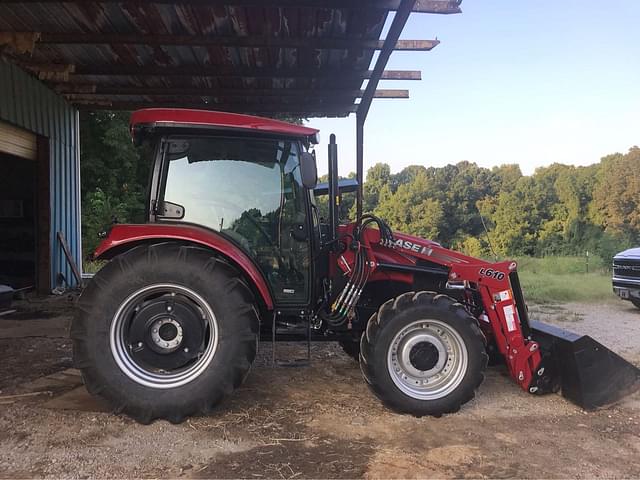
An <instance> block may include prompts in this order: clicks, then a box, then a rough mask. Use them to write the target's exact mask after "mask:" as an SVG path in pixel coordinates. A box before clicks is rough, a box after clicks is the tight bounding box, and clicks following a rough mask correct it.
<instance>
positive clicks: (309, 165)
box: [300, 152, 318, 189]
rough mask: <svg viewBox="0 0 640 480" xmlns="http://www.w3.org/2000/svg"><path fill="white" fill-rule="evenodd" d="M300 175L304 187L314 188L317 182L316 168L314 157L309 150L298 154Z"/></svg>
mask: <svg viewBox="0 0 640 480" xmlns="http://www.w3.org/2000/svg"><path fill="white" fill-rule="evenodd" d="M300 176H301V177H302V185H304V186H305V188H310V189H314V188H315V187H316V184H317V183H318V168H317V166H316V159H315V157H314V156H313V155H312V154H310V153H309V152H302V154H301V155H300Z"/></svg>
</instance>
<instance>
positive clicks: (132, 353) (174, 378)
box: [109, 283, 219, 389]
mask: <svg viewBox="0 0 640 480" xmlns="http://www.w3.org/2000/svg"><path fill="white" fill-rule="evenodd" d="M167 296H169V297H171V298H172V299H175V301H177V302H180V304H182V306H183V308H186V309H187V311H188V310H189V309H190V310H191V311H192V312H193V313H194V315H198V316H199V320H198V322H196V323H197V325H198V327H197V328H201V331H198V332H194V331H193V330H194V329H193V328H191V329H189V328H186V326H185V325H182V323H181V321H180V318H179V317H174V316H170V313H171V312H168V313H167V314H166V315H162V316H160V317H161V318H157V317H158V316H156V317H155V318H151V319H148V321H147V324H148V325H147V327H146V330H147V332H146V333H147V335H145V336H144V338H140V339H136V338H132V336H131V329H132V325H133V324H134V322H136V321H138V320H137V319H136V314H137V312H138V311H139V310H140V306H141V305H148V304H149V303H150V302H154V301H155V302H156V303H158V302H161V301H164V300H162V299H163V298H166V297H167ZM167 310H171V309H170V308H167ZM193 324H194V323H193V321H192V323H191V326H192V327H193ZM200 324H201V327H200ZM163 326H164V327H165V330H166V332H162V331H161V330H160V329H161V328H162V327H163ZM167 326H170V327H172V328H169V329H166V327H167ZM195 333H198V334H199V335H200V336H201V338H202V342H199V347H200V348H197V349H192V350H191V351H190V348H189V347H188V346H186V345H187V344H186V343H183V341H184V340H186V339H188V338H190V337H193V336H194V334H195ZM218 338H219V333H218V322H217V320H216V317H215V314H214V313H213V310H212V308H211V307H210V306H209V304H208V302H207V301H206V300H205V299H204V298H202V296H200V295H199V294H198V293H196V292H195V291H193V290H191V289H190V288H187V287H184V286H182V285H177V284H171V283H162V284H153V285H148V286H146V287H144V288H141V289H139V290H136V291H135V292H134V293H132V294H131V295H129V296H128V297H127V298H126V299H125V300H124V301H123V302H122V304H121V305H120V307H119V308H118V310H117V311H116V313H115V315H114V316H113V319H112V321H111V327H110V332H109V344H110V348H111V353H112V355H113V358H114V360H115V362H116V364H117V365H118V367H119V368H120V370H121V371H122V372H123V373H124V374H125V375H126V376H127V377H129V378H130V379H131V380H133V381H135V382H136V383H138V384H140V385H143V386H145V387H150V388H156V389H169V388H176V387H180V386H182V385H185V384H187V383H189V382H191V381H193V380H195V379H196V378H197V377H199V376H200V375H201V374H202V373H203V372H204V371H205V370H206V369H207V367H208V366H209V364H210V363H211V361H212V360H213V357H214V356H215V353H216V350H217V348H218ZM145 348H150V349H153V350H154V351H155V353H156V354H159V355H167V358H170V357H168V356H169V355H177V354H178V353H180V354H181V355H188V356H190V357H192V359H191V360H190V361H188V362H187V363H186V364H185V365H182V366H180V367H178V368H166V367H159V366H158V365H154V364H153V362H146V363H145V362H142V361H140V359H139V358H138V355H137V353H136V352H137V351H139V350H142V349H145Z"/></svg>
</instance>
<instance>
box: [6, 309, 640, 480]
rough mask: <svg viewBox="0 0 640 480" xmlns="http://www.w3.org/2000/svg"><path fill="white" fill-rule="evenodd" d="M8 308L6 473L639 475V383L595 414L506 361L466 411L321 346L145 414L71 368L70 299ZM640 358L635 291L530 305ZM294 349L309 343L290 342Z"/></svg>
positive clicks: (264, 355)
mask: <svg viewBox="0 0 640 480" xmlns="http://www.w3.org/2000/svg"><path fill="white" fill-rule="evenodd" d="M18 307H19V312H18V313H16V314H13V315H9V316H2V317H0V357H1V359H2V361H1V362H0V409H1V410H0V477H2V478H31V477H56V478H58V477H65V478H88V477H102V478H113V477H145V478H160V477H161V478H167V477H185V478H205V477H216V478H238V477H243V478H282V479H289V478H360V477H364V478H425V477H436V478H454V477H455V478H461V477H465V478H466V477H471V478H478V477H481V478H485V477H491V478H507V477H509V478H513V477H518V478H567V477H572V478H593V477H616V478H638V477H640V394H638V393H636V394H635V395H632V396H631V397H627V398H626V399H625V400H623V401H622V402H621V403H620V404H618V405H616V406H615V407H611V408H608V409H605V410H600V411H597V412H584V411H582V410H581V409H580V408H578V407H576V406H575V405H573V404H571V403H569V402H567V401H566V400H564V399H563V398H562V397H560V396H559V395H548V396H545V397H537V396H533V395H529V394H527V393H525V392H523V391H521V390H520V389H519V388H518V387H517V386H516V385H515V383H513V382H512V381H511V380H510V379H509V378H508V376H507V375H506V372H505V370H504V369H503V367H493V368H490V369H489V370H488V372H487V376H486V379H485V382H484V383H483V384H482V386H481V388H480V390H479V392H478V395H477V397H476V399H474V400H473V401H472V402H470V403H469V404H467V405H466V406H464V407H463V409H462V410H461V411H460V412H459V413H457V414H454V415H447V416H443V417H441V418H421V419H416V418H413V417H409V416H402V415H396V414H394V413H391V412H389V411H388V410H386V409H385V408H384V407H383V406H382V405H381V404H380V403H379V402H378V401H377V399H376V398H375V397H374V396H373V395H372V394H370V393H369V391H368V389H367V387H366V386H365V384H364V382H363V381H362V380H361V377H360V371H359V368H358V366H357V364H356V363H355V362H353V361H352V360H351V359H350V358H349V357H347V356H346V355H344V354H342V352H341V351H340V349H339V347H337V346H335V345H333V344H314V345H313V350H312V356H313V360H312V361H313V363H312V366H311V367H307V368H286V367H276V368H273V367H271V366H270V364H269V360H268V359H269V358H270V355H271V351H270V348H271V346H270V345H269V344H262V345H261V352H260V356H259V359H258V361H257V362H256V365H255V367H254V369H253V370H252V373H251V374H250V376H249V378H248V379H247V382H246V383H245V385H244V386H243V387H242V388H240V390H238V391H237V392H236V393H235V394H234V395H233V396H232V397H231V398H230V399H229V400H227V401H226V402H225V403H224V404H223V405H222V406H221V407H220V408H218V409H217V411H216V412H215V413H214V414H213V415H211V416H208V417H197V418H192V419H190V420H188V421H187V422H185V423H183V424H181V425H172V424H169V423H167V422H164V421H158V422H155V423H153V424H152V425H149V426H142V425H138V424H136V423H135V422H133V421H132V420H130V419H128V418H126V417H122V416H115V415H112V414H111V413H109V411H108V408H106V407H105V406H104V405H102V404H101V403H99V402H97V401H95V400H94V399H91V398H90V397H89V396H88V394H86V392H85V391H84V389H83V387H82V386H79V385H80V380H79V377H78V375H77V372H76V371H74V370H72V369H71V367H72V365H71V349H70V342H69V340H68V339H67V336H66V335H67V328H68V323H69V318H70V314H71V311H72V302H71V301H70V300H68V299H66V298H60V297H59V298H56V299H54V300H51V299H30V300H27V301H23V302H20V303H19V304H18ZM531 316H532V318H537V319H540V320H544V321H548V322H550V323H555V324H558V325H560V326H562V327H564V328H567V329H570V330H573V331H576V332H580V333H585V334H590V335H592V336H594V337H595V338H597V339H598V340H599V341H601V342H602V343H604V344H605V345H607V346H608V347H610V348H612V349H613V350H614V351H616V352H618V353H620V354H622V355H623V356H624V357H625V358H627V359H628V360H630V361H632V362H633V363H635V364H636V365H640V311H639V310H636V309H634V308H633V307H632V306H631V305H630V304H628V303H623V302H615V303H607V304H602V305H572V304H568V305H558V306H544V307H540V306H538V307H533V308H532V309H531ZM279 353H280V354H281V355H283V356H287V355H289V356H295V355H301V354H302V353H303V349H302V348H299V347H291V348H289V347H288V346H282V347H279Z"/></svg>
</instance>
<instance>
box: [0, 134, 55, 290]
mask: <svg viewBox="0 0 640 480" xmlns="http://www.w3.org/2000/svg"><path fill="white" fill-rule="evenodd" d="M48 157H49V152H48V142H47V141H46V139H43V138H40V137H37V136H36V135H35V134H32V133H31V132H28V131H26V130H22V129H19V128H16V127H14V126H11V125H8V124H6V123H2V122H0V172H2V175H0V284H6V285H9V286H11V287H13V288H16V289H17V288H26V287H33V288H36V289H38V290H39V291H48V290H49V289H50V274H49V272H50V255H49V252H50V246H49V217H50V213H49V158H48Z"/></svg>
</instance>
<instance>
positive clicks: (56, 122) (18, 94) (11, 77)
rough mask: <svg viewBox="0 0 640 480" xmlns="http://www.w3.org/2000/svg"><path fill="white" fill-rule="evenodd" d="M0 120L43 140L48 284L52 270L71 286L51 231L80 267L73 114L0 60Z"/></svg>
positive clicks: (76, 144) (75, 115)
mask: <svg viewBox="0 0 640 480" xmlns="http://www.w3.org/2000/svg"><path fill="white" fill-rule="evenodd" d="M0 120H2V121H5V122H8V123H11V124H13V125H15V126H17V127H21V128H24V129H25V130H29V131H31V132H34V133H36V134H38V135H42V136H44V137H47V138H48V140H49V155H50V156H49V168H50V178H51V185H50V194H51V199H50V205H51V230H50V232H51V235H50V236H51V238H50V239H49V241H50V245H51V286H52V287H53V286H55V279H56V276H57V274H58V272H62V274H64V276H65V278H66V279H67V281H68V282H69V283H71V284H74V283H75V279H74V276H73V273H72V272H71V269H70V268H69V265H68V263H67V261H66V259H65V257H64V253H63V251H62V248H61V246H60V244H59V242H58V239H57V237H56V232H58V231H60V232H63V233H64V236H65V237H66V239H67V243H68V244H69V248H70V250H71V253H72V255H73V256H74V257H75V260H76V262H77V263H78V266H81V265H82V264H81V257H82V253H81V252H82V246H81V243H80V239H81V237H80V157H79V152H80V148H79V146H80V143H79V141H80V140H79V138H78V130H79V127H78V111H77V110H76V109H75V108H73V107H71V106H70V105H69V104H68V103H67V102H65V100H64V99H63V98H61V97H59V96H58V95H56V94H55V93H54V92H53V91H51V90H50V89H48V88H47V87H46V86H45V85H44V84H43V83H41V82H39V81H38V80H36V79H35V78H33V77H31V76H30V75H28V74H26V73H25V72H24V71H22V70H21V69H19V68H18V67H16V66H14V65H12V64H9V63H6V62H4V61H2V60H0Z"/></svg>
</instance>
